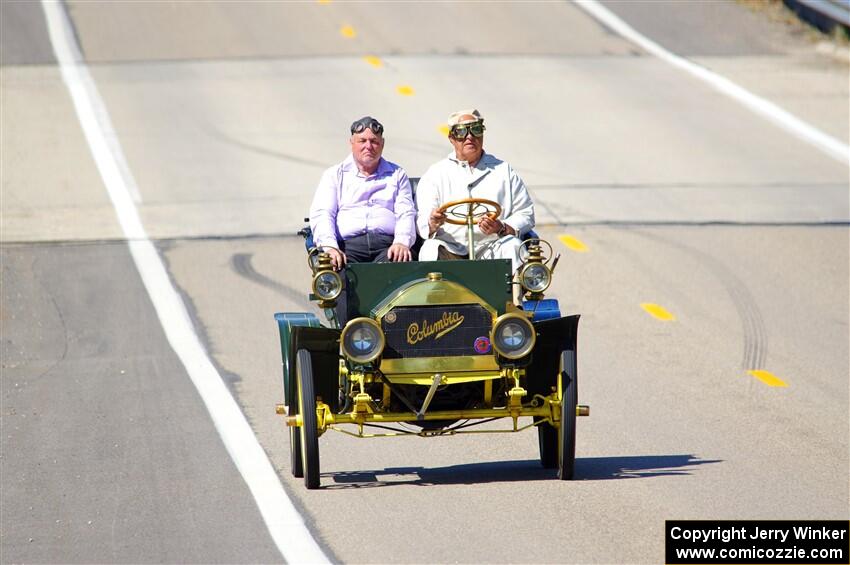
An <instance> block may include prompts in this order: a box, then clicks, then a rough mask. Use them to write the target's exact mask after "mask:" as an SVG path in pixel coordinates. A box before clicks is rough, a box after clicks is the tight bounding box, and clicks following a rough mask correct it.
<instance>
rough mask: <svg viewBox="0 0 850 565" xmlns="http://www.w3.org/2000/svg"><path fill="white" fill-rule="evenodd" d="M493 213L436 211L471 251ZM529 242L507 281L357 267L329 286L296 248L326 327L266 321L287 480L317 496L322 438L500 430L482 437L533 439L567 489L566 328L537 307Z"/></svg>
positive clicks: (538, 256)
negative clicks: (495, 423) (285, 433)
mask: <svg viewBox="0 0 850 565" xmlns="http://www.w3.org/2000/svg"><path fill="white" fill-rule="evenodd" d="M482 202H483V203H482ZM494 204H495V203H493V202H488V201H480V200H465V201H460V202H459V203H449V205H447V206H446V208H447V209H448V210H449V211H450V212H455V215H460V216H461V220H459V221H464V222H465V223H467V225H468V226H469V237H470V242H471V241H472V236H473V231H472V226H473V225H474V224H475V223H476V222H477V220H478V219H479V218H480V217H481V214H482V213H489V214H491V215H498V206H497V205H496V206H495V209H494V206H493V205H494ZM482 206H483V207H484V212H482V211H481V210H480V208H481V207H482ZM458 210H460V213H459V214H458ZM302 232H303V235H305V236H307V237H308V238H309V236H310V234H309V230H306V231H305V230H302ZM531 235H532V237H531V238H529V239H526V240H525V241H524V242H523V246H522V248H521V250H522V254H521V255H522V257H523V259H524V262H523V265H522V267H521V268H520V269H519V270H518V271H517V274H516V275H514V274H513V273H512V272H511V262H510V261H509V260H501V259H494V260H460V261H428V262H416V261H414V262H409V263H360V264H349V265H348V266H347V267H346V268H345V269H344V270H343V271H341V272H337V271H334V270H333V268H332V266H331V263H330V259H329V257H328V256H327V255H326V254H324V253H322V252H321V251H320V250H318V249H315V248H312V246H311V245H310V243H309V239H308V248H309V252H308V264H309V265H310V268H311V269H312V272H313V284H312V287H313V288H312V294H311V296H310V297H311V299H313V300H315V301H317V302H318V306H319V308H320V309H321V310H323V311H324V315H325V318H326V319H327V321H326V323H325V325H322V324H321V323H320V320H319V318H318V317H317V316H316V315H314V314H312V313H280V314H276V315H275V318H276V319H277V321H278V327H279V330H280V344H281V352H282V359H283V384H284V403H283V404H279V405H278V406H277V412H278V413H279V414H282V415H284V416H285V421H286V425H287V426H289V432H290V435H289V437H290V450H291V470H292V474H293V475H294V476H296V477H303V478H304V482H305V484H306V486H307V488H308V489H315V488H318V487H319V485H320V474H319V437H320V436H321V435H322V434H324V433H325V432H327V431H339V432H343V433H347V434H350V435H352V436H355V437H358V438H366V437H377V436H386V435H402V434H415V435H419V436H422V437H436V436H443V435H450V434H460V433H476V432H478V431H482V430H480V429H471V428H474V427H475V426H476V425H480V424H482V423H485V422H491V421H492V420H494V419H504V420H505V422H506V424H507V425H505V426H504V427H503V428H499V429H497V430H493V429H491V427H488V428H487V430H486V431H487V432H488V433H492V432H493V431H504V432H518V431H522V430H526V429H529V428H537V433H538V440H539V447H540V461H541V463H542V465H543V466H544V467H547V468H557V470H558V471H557V476H558V477H559V478H560V479H563V480H567V479H571V478H572V477H573V468H574V463H575V436H576V416H582V415H587V414H588V413H589V408H588V407H587V406H580V405H578V399H577V385H578V381H577V365H576V333H577V330H578V320H579V316H578V315H571V316H561V314H560V311H559V306H558V302H557V300H553V299H546V298H544V292H545V291H546V290H547V289H548V287H549V284H550V282H551V279H552V272H553V270H554V267H555V265H556V263H557V259H558V258H557V257H554V258H553V257H552V248H551V246H550V245H549V244H548V243H546V242H545V241H543V240H540V239H539V238H537V237H536V236H534V234H531ZM515 289H516V292H515ZM515 296H516V297H517V299H515V298H514V297H515Z"/></svg>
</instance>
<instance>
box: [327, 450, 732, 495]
mask: <svg viewBox="0 0 850 565" xmlns="http://www.w3.org/2000/svg"><path fill="white" fill-rule="evenodd" d="M721 462H722V460H720V459H701V458H699V457H697V456H696V455H684V454H683V455H630V456H620V457H582V458H578V459H576V467H575V476H574V480H576V481H600V480H611V479H641V478H648V477H663V476H677V475H691V474H693V472H694V471H695V470H696V469H697V467H699V466H700V465H706V464H709V463H721ZM556 476H557V471H556V470H555V469H544V468H543V467H541V466H540V462H539V461H538V460H537V459H527V460H520V461H494V462H487V463H470V464H465V465H450V466H448V467H430V468H426V467H387V468H386V469H381V470H369V471H341V472H332V473H323V474H322V477H323V478H324V479H326V480H325V487H324V488H326V489H330V490H332V489H350V488H374V487H388V486H396V485H414V486H431V485H456V484H477V483H493V482H520V481H544V480H545V481H550V480H553V479H554V478H556ZM327 479H331V480H332V481H333V484H328V483H327Z"/></svg>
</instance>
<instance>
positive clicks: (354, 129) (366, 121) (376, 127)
mask: <svg viewBox="0 0 850 565" xmlns="http://www.w3.org/2000/svg"><path fill="white" fill-rule="evenodd" d="M366 128H369V129H370V130H372V133H374V134H375V135H381V134H382V133H384V126H382V125H381V122H379V121H378V120H376V119H375V118H368V117H367V118H360V119H359V120H357V121H356V122H354V123H353V124H351V135H354V134H355V133H363V130H365V129H366Z"/></svg>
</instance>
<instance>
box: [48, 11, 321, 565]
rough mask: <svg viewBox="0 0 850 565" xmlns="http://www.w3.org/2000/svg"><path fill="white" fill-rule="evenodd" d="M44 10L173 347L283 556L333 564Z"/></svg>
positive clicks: (74, 52) (70, 42) (58, 28)
mask: <svg viewBox="0 0 850 565" xmlns="http://www.w3.org/2000/svg"><path fill="white" fill-rule="evenodd" d="M41 5H42V7H43V8H44V14H45V16H46V18H47V28H48V32H49V33H50V41H51V43H52V44H53V51H54V53H55V54H56V59H57V61H58V62H59V67H60V69H61V71H62V78H63V79H64V81H65V85H66V86H67V87H68V91H69V92H70V94H71V99H72V100H73V103H74V108H75V109H76V111H77V117H78V118H79V120H80V125H81V126H82V129H83V133H84V134H85V137H86V140H87V141H88V144H89V147H90V149H91V152H92V155H93V157H94V160H95V163H96V165H97V168H98V170H99V171H100V175H101V177H102V178H103V183H104V185H105V186H106V190H107V192H108V193H109V198H110V199H111V200H112V205H113V206H114V207H115V213H116V214H117V215H118V221H119V223H120V225H121V229H122V230H123V231H124V236H125V237H126V238H127V245H128V246H129V248H130V254H131V255H132V257H133V261H134V262H135V263H136V268H137V269H138V270H139V274H140V275H141V277H142V282H143V283H144V285H145V289H146V290H147V291H148V294H149V295H150V298H151V301H152V302H153V305H154V308H155V309H156V313H157V315H158V316H159V321H160V323H161V324H162V328H163V330H164V331H165V335H166V337H167V338H168V342H169V343H170V344H171V347H172V348H173V349H174V352H175V353H176V354H177V356H178V357H179V358H180V361H181V362H182V363H183V366H184V367H186V372H187V373H188V374H189V377H190V378H191V379H192V382H193V383H194V385H195V388H197V390H198V393H199V394H200V396H201V399H202V400H203V402H204V404H205V405H206V407H207V410H208V411H209V413H210V416H211V418H212V421H213V423H214V424H215V427H216V429H217V430H218V433H219V435H220V436H221V439H222V441H223V442H224V446H225V447H226V448H227V451H228V453H230V456H231V458H232V459H233V462H234V463H235V464H236V468H237V469H239V472H240V473H241V474H242V477H243V478H244V479H245V482H246V483H247V485H248V488H249V489H250V491H251V494H252V495H253V496H254V500H255V501H256V503H257V506H258V507H259V510H260V514H261V515H262V517H263V520H265V523H266V525H267V526H268V529H269V533H270V534H271V537H272V539H273V540H274V542H275V544H276V545H277V547H278V549H279V550H280V552H281V554H282V555H283V557H284V559H286V561H288V562H290V563H328V562H329V561H328V558H327V557H326V556H325V554H324V553H323V552H322V550H321V548H320V547H319V545H318V544H317V543H316V540H314V539H313V536H312V535H311V534H310V532H309V530H308V529H307V527H306V526H305V525H304V520H303V518H302V517H301V515H300V514H299V513H298V511H297V510H296V509H295V507H294V506H293V505H292V501H291V500H290V499H289V497H288V496H286V493H285V492H284V490H283V486H282V485H281V483H280V479H279V478H278V476H277V474H276V473H275V471H274V469H273V468H272V465H271V462H270V461H269V459H268V457H266V454H265V452H263V449H262V447H260V444H259V442H258V441H257V438H256V436H255V435H254V432H253V431H252V430H251V427H250V426H249V425H248V422H247V421H246V420H245V416H244V415H243V414H242V411H241V410H240V409H239V406H238V405H237V404H236V401H235V400H234V399H233V396H231V394H230V392H229V391H228V390H227V387H226V386H225V384H224V381H223V380H222V378H221V375H219V374H218V371H217V370H216V368H215V366H214V365H213V364H212V361H211V360H210V358H209V356H208V355H207V352H206V350H205V349H204V346H203V344H202V343H201V341H200V339H199V338H198V335H197V334H196V333H195V328H194V326H193V324H192V321H191V319H190V318H189V314H188V312H187V311H186V306H185V304H183V300H182V299H181V298H180V295H179V294H178V293H177V291H176V289H175V288H174V286H173V285H172V284H171V280H170V279H169V277H168V273H167V272H166V270H165V266H164V265H163V263H162V260H161V259H160V257H159V254H158V253H157V251H156V248H155V247H154V246H153V243H151V240H150V239H149V238H148V235H147V233H146V232H145V228H144V225H143V224H142V221H141V218H140V217H139V212H138V210H137V209H136V205H135V202H134V200H135V201H138V200H139V198H138V196H137V192H136V191H135V186H136V184H135V181H134V180H133V177H132V174H131V173H130V170H129V168H128V167H127V166H126V161H125V159H124V155H123V151H122V150H121V145H120V144H119V143H118V139H117V137H116V136H115V135H114V132H113V129H112V124H111V121H110V119H109V114H108V113H107V111H106V107H105V105H104V104H103V100H102V99H101V98H100V94H99V93H98V91H97V87H96V85H95V83H94V80H93V79H92V77H91V75H90V74H89V71H88V68H87V67H86V65H85V63H84V62H83V60H82V57H81V56H80V49H79V47H78V46H77V42H76V39H75V38H74V34H73V31H72V28H71V24H70V22H69V21H68V17H67V15H66V14H65V10H64V9H63V8H62V5H61V4H60V3H59V2H57V1H55V0H42V3H41ZM134 193H135V194H136V196H135V197H134Z"/></svg>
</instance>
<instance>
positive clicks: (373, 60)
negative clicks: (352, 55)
mask: <svg viewBox="0 0 850 565" xmlns="http://www.w3.org/2000/svg"><path fill="white" fill-rule="evenodd" d="M363 60H364V61H366V62H367V63H369V64H370V65H372V66H373V67H375V68H376V69H380V68H381V67H383V66H384V62H383V61H381V58H380V57H375V56H374V55H366V56H365V57H363Z"/></svg>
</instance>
